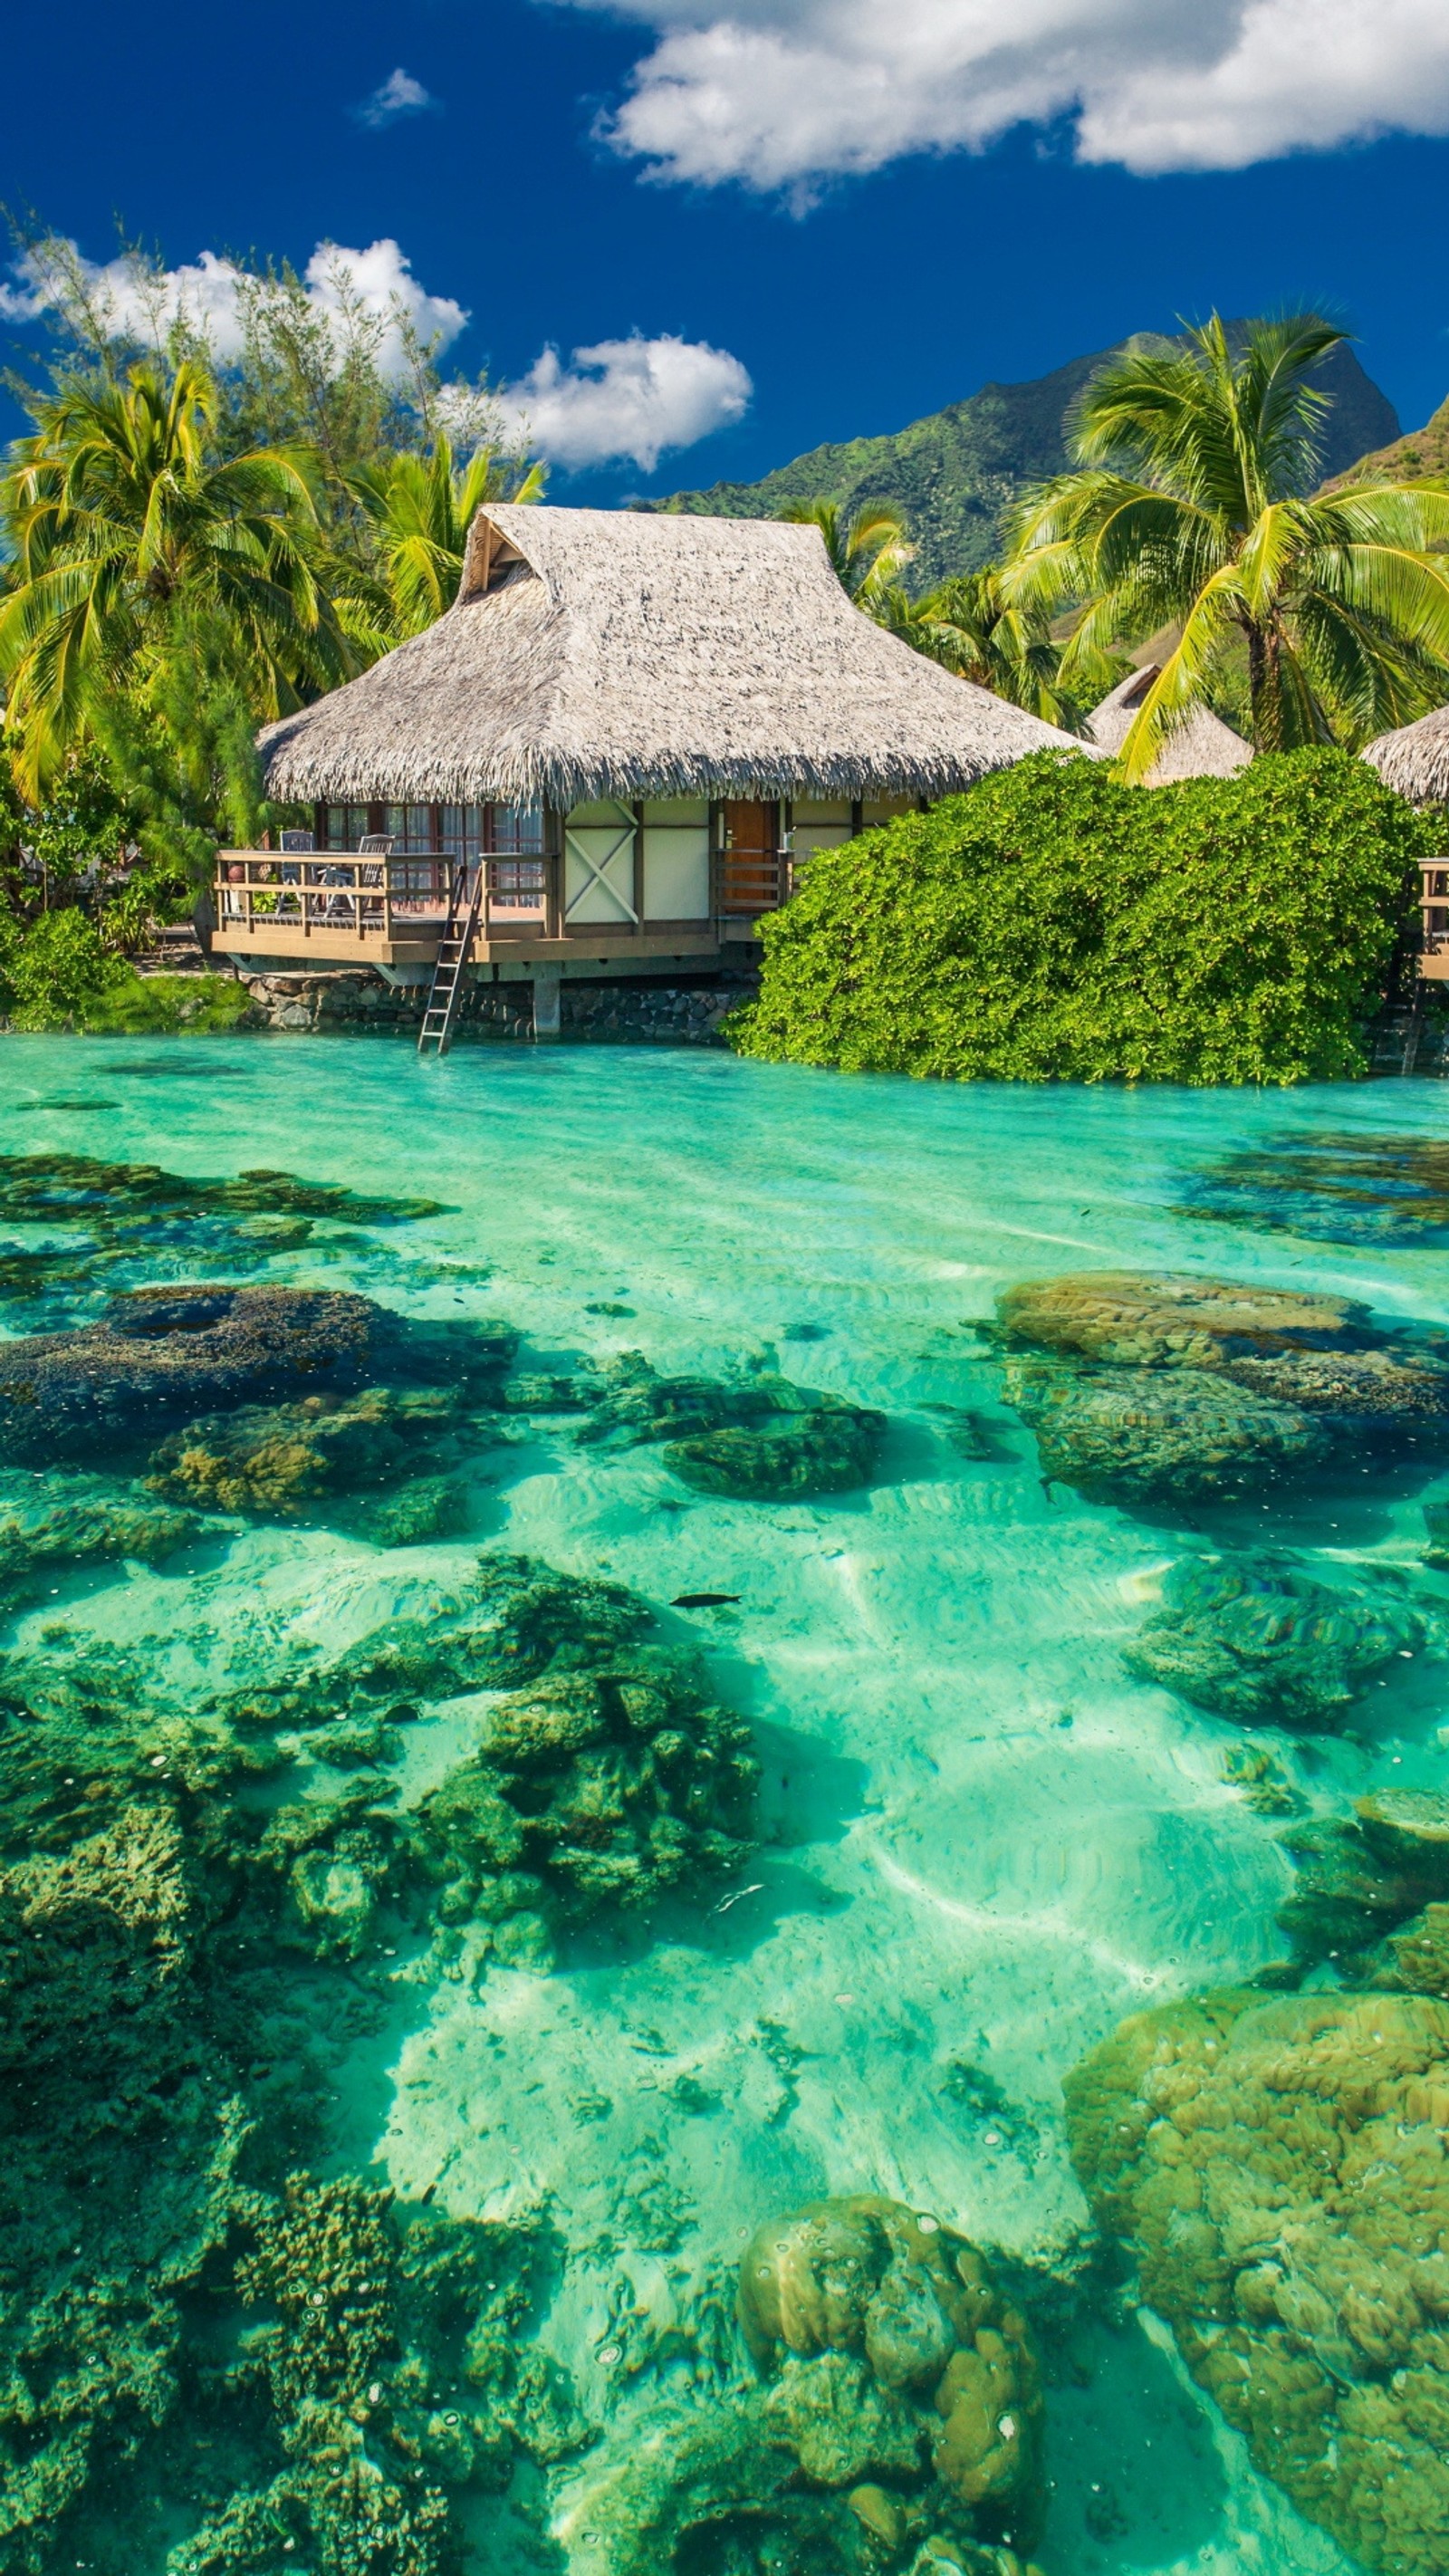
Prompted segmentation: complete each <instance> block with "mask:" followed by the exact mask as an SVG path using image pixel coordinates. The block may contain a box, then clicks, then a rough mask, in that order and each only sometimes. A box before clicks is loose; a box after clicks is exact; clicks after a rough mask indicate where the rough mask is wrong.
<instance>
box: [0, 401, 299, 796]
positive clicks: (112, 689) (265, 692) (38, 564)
mask: <svg viewBox="0 0 1449 2576" xmlns="http://www.w3.org/2000/svg"><path fill="white" fill-rule="evenodd" d="M217 408H218V406H217V396H216V389H215V386H214V384H213V383H212V381H211V379H210V378H209V377H208V376H207V374H206V373H205V372H204V370H203V369H202V368H201V366H200V365H199V364H198V363H197V362H196V361H195V360H192V359H185V360H183V361H182V363H181V365H180V366H179V367H177V368H176V370H175V372H174V373H173V374H172V375H171V376H170V377H169V379H168V377H167V376H166V375H165V373H164V372H163V370H162V369H161V367H160V366H159V365H156V364H151V365H144V364H143V365H138V366H135V367H133V368H132V369H131V370H130V371H129V374H128V376H127V378H126V379H125V381H117V380H115V379H106V378H102V379H101V380H100V381H98V382H90V383H86V382H82V381H71V382H69V383H66V384H63V385H62V386H61V387H60V388H59V390H58V391H57V392H56V393H55V394H54V395H53V396H52V397H50V398H49V399H48V400H46V401H44V402H42V403H40V404H39V405H38V406H37V410H36V415H35V418H36V427H35V432H34V434H33V436H31V437H29V438H25V439H21V440H20V441H19V442H18V443H17V445H16V447H15V449H14V450H13V452H12V456H11V459H10V463H9V466H8V468H7V470H6V472H5V474H4V477H3V480H0V518H3V525H4V529H5V533H6V536H7V538H8V541H9V550H10V554H11V578H10V584H9V595H8V597H7V598H6V599H5V600H4V601H3V604H0V678H3V681H4V683H5V686H6V690H7V694H8V702H9V717H10V722H11V724H12V726H13V727H14V729H15V730H16V732H17V733H18V736H19V740H20V758H21V769H22V780H23V783H24V785H25V786H26V787H27V788H28V789H31V790H35V789H38V788H40V787H42V786H43V785H44V784H45V783H46V782H47V781H48V780H49V778H50V777H51V776H52V775H53V774H54V771H55V769H56V767H57V765H58V763H59V762H60V760H61V759H62V758H63V757H64V755H65V753H66V751H67V750H68V749H70V748H71V746H72V745H73V744H75V743H76V742H78V741H79V740H80V739H82V737H83V736H84V735H85V733H86V732H87V731H88V730H89V729H90V727H91V725H92V723H93V719H94V715H95V710H96V709H97V707H99V706H102V705H105V704H107V703H109V702H110V701H111V700H112V699H113V698H114V697H115V696H116V695H117V693H118V692H124V691H126V690H129V689H132V688H134V687H135V686H137V685H138V683H139V684H140V685H142V686H145V685H147V684H148V683H149V682H150V680H151V678H152V677H153V675H154V673H155V672H156V670H157V669H158V667H160V666H162V665H164V663H165V661H166V659H167V656H168V651H169V649H170V648H171V646H172V644H173V641H174V638H175V634H176V630H177V621H178V619H186V618H189V617H193V616H195V615H197V614H198V613H199V614H204V615H208V616H210V617H211V618H212V619H213V620H214V621H215V623H216V625H217V629H218V631H219V632H224V633H225V635H226V637H227V639H228V648H229V659H230V661H231V663H232V665H233V668H234V671H235V675H236V679H237V682H238V684H239V685H242V686H244V687H245V688H246V691H247V695H248V698H249V700H250V702H251V704H252V706H253V707H254V709H255V711H256V712H257V713H258V714H259V715H275V714H279V713H281V712H283V711H284V710H285V709H286V708H289V707H293V706H296V705H298V704H299V703H300V702H301V700H302V698H303V697H304V696H305V695H306V694H307V693H308V692H309V691H311V690H313V689H315V688H317V687H320V686H325V685H327V684H328V683H329V682H330V681H333V680H335V679H338V678H341V677H342V676H343V673H344V669H345V659H344V654H343V650H342V645H341V637H340V634H339V631H338V627H337V621H336V617H335V615H334V613H333V611H332V609H331V607H330V603H329V602H328V601H327V599H326V597H325V594H324V592H323V591H322V588H321V585H320V583H319V581H318V578H317V574H316V571H315V569H314V565H313V561H312V551H313V550H312V547H311V544H310V540H311V538H312V536H313V533H314V531H315V528H316V512H315V508H314V506H313V501H312V494H311V490H310V488H309V482H308V475H307V471H306V467H305V464H304V461H303V459H302V457H301V455H300V453H291V454H289V453H287V452H286V451H284V450H282V449H281V448H252V449H249V450H247V451H246V452H245V453H243V454H241V455H239V456H231V457H226V456H221V455H219V454H218V453H217V449H216V444H215V437H214V428H215V419H216V413H217Z"/></svg>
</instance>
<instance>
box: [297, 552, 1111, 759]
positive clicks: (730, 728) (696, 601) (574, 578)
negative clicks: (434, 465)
mask: <svg viewBox="0 0 1449 2576" xmlns="http://www.w3.org/2000/svg"><path fill="white" fill-rule="evenodd" d="M261 746H262V750H263V754H264V756H265V761H266V772H267V787H268V792H269V794H271V795H272V796H275V797H278V798H285V799H288V800H292V799H296V800H298V801H302V802H310V801H312V800H325V801H328V802H332V801H335V802H337V803H339V804H342V803H354V802H355V803H359V804H360V803H363V802H370V801H378V802H384V801H385V802H388V803H393V802H396V803H407V802H410V801H417V802H419V803H421V802H434V801H436V802H439V803H444V802H446V803H449V804H453V803H475V802H484V801H497V802H500V803H517V804H531V803H535V802H539V801H546V802H547V803H549V804H552V805H558V806H564V807H567V806H570V805H574V804H578V803H580V802H583V801H585V800H587V799H589V798H592V797H596V796H605V795H613V796H623V797H641V796H688V795H703V794H720V793H723V792H725V791H726V790H730V789H733V790H735V791H737V792H740V793H743V794H750V793H751V792H754V793H759V794H774V795H792V794H794V795H804V796H809V795H816V796H835V797H839V796H863V795H870V794H872V793H876V794H892V793H894V794H907V795H923V796H933V795H940V794H943V793H944V792H945V791H946V790H948V789H950V788H956V787H965V786H969V785H970V783H971V781H972V780H973V779H976V778H979V777H981V776H982V775H983V774H984V772H986V771H987V770H991V769H1001V768H1005V767H1006V766H1007V765H1008V764H1009V763H1010V762H1012V761H1016V760H1021V759H1023V758H1024V757H1025V755H1026V754H1027V753H1028V752H1032V751H1041V750H1045V749H1047V748H1049V747H1055V748H1058V749H1070V748H1077V749H1080V748H1081V746H1080V745H1074V744H1073V742H1072V737H1071V736H1070V735H1068V734H1062V733H1058V732H1057V731H1056V730H1055V728H1054V727H1053V726H1051V725H1046V724H1042V723H1040V722H1039V721H1038V719H1037V718H1036V717H1035V716H1030V715H1026V714H1024V713H1023V711H1022V710H1021V709H1020V708H1019V707H1014V706H1010V705H1008V704H1007V703H1006V701H1005V700H1004V699H1002V698H996V697H993V696H992V695H991V694H990V692H989V691H988V690H985V689H978V688H973V687H972V686H971V685H970V683H969V682H967V681H964V680H958V679H955V678H953V677H952V676H951V674H950V673H948V672H946V671H943V670H941V669H940V668H939V667H938V665H937V664H935V663H933V662H929V661H926V660H925V659H924V658H923V657H922V656H921V655H920V654H918V653H914V652H912V651H911V649H910V647H909V646H908V645H906V644H902V643H900V642H899V641H898V640H897V639H896V637H894V636H892V635H887V634H886V633H884V632H883V630H882V629H881V628H880V627H878V626H876V625H873V624H872V622H871V620H870V619H869V618H867V617H864V616H862V615H861V614H860V612H859V610H858V609H855V608H853V607H852V606H851V604H850V602H849V600H848V599H847V598H846V596H845V593H844V591H843V590H842V589H841V587H840V584H839V582H838V581H837V580H836V578H835V575H834V573H833V572H832V571H831V569H830V563H829V559H828V557H827V555H826V552H825V547H824V543H823V541H822V539H821V535H820V531H819V529H818V528H814V527H795V526H788V525H783V524H781V523H780V522H779V521H771V520H767V519H766V520H760V519H705V518H690V517H685V516H683V515H680V516H673V515H662V514H661V515H658V516H655V515H653V514H646V513H644V512H637V511H630V510H554V509H544V508H537V507H529V506H526V505H502V504H499V505H494V504H490V505H489V507H488V509H487V510H486V512H485V511H480V512H479V514H478V517H477V518H476V519H475V520H474V523H473V526H472V529H471V531H470V534H469V540H468V554H467V560H466V563H465V565H464V571H463V579H462V582H461V584H460V586H459V591H458V597H457V600H456V602H455V604H454V606H453V607H452V608H450V609H449V610H448V612H447V614H446V615H445V616H443V617H440V618H439V619H438V621H437V624H436V625H435V626H430V627H429V628H428V630H427V632H426V633H425V634H423V635H419V636H415V637H414V638H413V640H412V641H411V642H410V643H407V644H403V645H400V646H399V647H398V649H397V651H396V652H393V653H389V654H388V655H387V656H386V657H385V658H384V659H383V660H382V661H381V662H377V663H375V664H374V665H373V667H372V669H371V670H369V671H364V672H363V674H362V676H361V678H360V679H356V680H351V681H349V682H348V684H347V686H346V687H345V688H341V689H335V690H333V691H332V693H331V695H330V696H328V697H325V698H322V699H319V701H318V702H317V704H316V705H315V706H311V707H306V708H304V709H303V710H302V712H301V713H300V714H299V715H293V716H287V717H284V718H283V719H282V721H281V722H280V723H279V724H272V725H268V726H267V728H266V730H265V732H264V733H263V734H262V736H261Z"/></svg>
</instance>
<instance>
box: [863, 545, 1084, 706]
mask: <svg viewBox="0 0 1449 2576" xmlns="http://www.w3.org/2000/svg"><path fill="white" fill-rule="evenodd" d="M893 597H894V598H895V599H897V600H899V601H900V603H901V606H900V608H899V609H898V610H897V613H896V614H895V615H893V616H890V617H887V618H885V619H883V620H882V622H883V623H885V624H889V625H890V626H891V627H892V628H893V630H894V632H895V633H897V634H898V635H900V636H901V637H902V638H903V639H904V641H905V642H906V643H908V644H911V645H914V647H915V649H916V651H917V652H918V653H926V654H929V656H930V658H931V660H932V661H933V662H940V663H941V664H942V665H943V666H944V668H945V669H946V670H948V671H954V672H955V673H956V676H957V678H958V679H962V680H974V682H975V683H976V686H977V687H978V688H979V689H990V690H991V691H992V693H993V694H994V695H995V696H996V697H998V698H1009V699H1010V700H1011V703H1012V705H1013V706H1017V707H1025V708H1026V709H1027V711H1028V713H1029V714H1031V715H1034V716H1040V717H1041V718H1042V720H1043V722H1044V723H1046V724H1054V725H1061V726H1063V727H1065V728H1066V730H1067V731H1069V732H1072V733H1075V732H1078V731H1079V730H1080V728H1081V724H1082V713H1081V709H1080V707H1079V706H1078V704H1077V702H1076V700H1075V699H1074V698H1073V697H1071V695H1070V694H1069V693H1068V692H1067V691H1065V690H1063V689H1062V688H1061V686H1060V685H1059V681H1058V670H1059V667H1060V663H1061V658H1062V657H1061V647H1060V646H1059V645H1058V644H1054V643H1053V641H1052V637H1051V632H1050V629H1049V627H1048V624H1047V621H1046V618H1045V617H1044V616H1043V615H1042V614H1041V612H1040V610H1038V609H1036V608H1032V607H1018V606H1017V605H1016V604H1015V603H1014V602H1013V601H1012V600H1010V599H1009V598H1008V597H1007V595H1006V592H1005V590H1004V589H1003V586H1002V578H1001V570H1000V567H999V565H997V564H984V565H983V566H982V567H981V569H980V570H979V571H978V572H963V573H957V574H956V575H955V576H954V577H953V578H952V579H951V580H950V581H943V582H942V583H941V585H940V588H939V589H937V590H932V591H928V592H927V594H926V596H925V598H924V599H918V600H913V601H907V600H905V597H904V594H903V593H895V594H893Z"/></svg>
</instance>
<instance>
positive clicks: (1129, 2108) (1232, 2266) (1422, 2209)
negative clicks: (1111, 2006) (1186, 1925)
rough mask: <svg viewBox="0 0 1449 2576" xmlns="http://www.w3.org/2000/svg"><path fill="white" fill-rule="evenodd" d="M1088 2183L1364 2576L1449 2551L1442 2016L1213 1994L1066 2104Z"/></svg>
mask: <svg viewBox="0 0 1449 2576" xmlns="http://www.w3.org/2000/svg"><path fill="white" fill-rule="evenodd" d="M1066 2096H1067V2122H1068V2130H1069V2134H1070V2139H1071V2146H1072V2154H1073V2158H1074V2161H1075V2163H1076V2166H1077V2170H1078V2172H1079V2174H1080V2176H1081V2178H1082V2181H1083V2184H1084V2186H1085V2188H1086V2190H1087V2192H1088V2195H1089V2197H1090V2199H1091V2202H1092V2205H1093V2208H1094V2210H1095V2212H1096V2214H1097V2216H1098V2218H1099V2219H1100V2221H1101V2223H1102V2224H1103V2225H1104V2226H1106V2227H1108V2228H1110V2229H1111V2230H1113V2231H1114V2232H1115V2233H1116V2234H1117V2235H1119V2236H1122V2237H1125V2238H1128V2239H1129V2240H1130V2241H1131V2242H1132V2243H1133V2244H1134V2245H1135V2247H1136V2249H1137V2253H1138V2258H1139V2262H1140V2266H1141V2281H1142V2291H1143V2296H1144V2298H1145V2299H1146V2300H1147V2302H1148V2304H1149V2305H1150V2306H1152V2307H1153V2308H1155V2309H1156V2310H1157V2311H1158V2313H1159V2314H1160V2315H1161V2316H1163V2317H1165V2318H1166V2319H1167V2321H1168V2323H1169V2324H1170V2325H1171V2327H1172V2329H1173V2331H1174V2333H1175V2335H1176V2337H1177V2340H1178V2344H1179V2346H1180V2348H1181V2350H1182V2353H1183V2357H1184V2359H1185V2360H1186V2362H1187V2364H1188V2367H1189V2369H1190V2370H1191V2371H1192V2373H1193V2376H1194V2377H1195V2378H1196V2379H1197V2380H1198V2381H1199V2382H1200V2383H1201V2385H1202V2386H1203V2387H1205V2388H1206V2389H1207V2390H1208V2391H1209V2392H1210V2393H1211V2395H1212V2396H1213V2397H1214V2399H1215V2400H1216V2402H1217V2403H1218V2405H1219V2406H1220V2407H1221V2408H1222V2410H1223V2413H1224V2414H1225V2415H1226V2416H1227V2418H1228V2420H1229V2422H1230V2423H1232V2424H1234V2425H1235V2426H1236V2427H1237V2428H1238V2430H1239V2431H1240V2432H1242V2433H1244V2434H1245V2435H1246V2437H1247V2439H1248V2442H1249V2444H1250V2447H1251V2449H1252V2452H1253V2456H1254V2458H1255V2460H1256V2461H1257V2463H1258V2465H1259V2467H1260V2468H1261V2469H1262V2470H1264V2471H1265V2472H1266V2474H1267V2475H1268V2476H1269V2477H1271V2478H1274V2479H1276V2481H1277V2482H1278V2483H1279V2484H1280V2485H1281V2486H1282V2487H1283V2488H1284V2489H1285V2490H1286V2492H1287V2493H1288V2494H1289V2495H1290V2496H1291V2497H1292V2499H1293V2501H1294V2503H1295V2504H1296V2505H1297V2506H1298V2508H1299V2510H1300V2511H1301V2512H1303V2513H1305V2514H1306V2515H1308V2517H1309V2519H1310V2520H1312V2521H1314V2522H1317V2523H1320V2524H1321V2525H1323V2527H1324V2528H1325V2529H1327V2530H1328V2531H1330V2532H1331V2533H1332V2534H1333V2536H1334V2538H1335V2539H1336V2540H1337V2541H1338V2542H1339V2543H1340V2545H1341V2546H1342V2547H1343V2548H1344V2549H1346V2550H1347V2551H1348V2552H1349V2553H1350V2554H1351V2555H1352V2556H1353V2557H1354V2558H1355V2559H1356V2560H1357V2561H1358V2562H1359V2563H1360V2564H1361V2565H1362V2566H1363V2567H1365V2568H1367V2569H1369V2570H1371V2571H1373V2576H1438V2571H1439V2570H1441V2569H1442V2567H1443V2565H1444V2560H1445V2548H1446V2541H1449V2444H1446V2428H1449V2334H1446V2321H1449V2252H1446V2247H1449V2163H1446V2159H1445V2154H1444V2137H1445V2132H1446V2129H1449V2007H1446V2006H1445V2005H1443V2004H1441V2003H1438V2002H1434V2001H1431V2000H1428V1999H1427V1998H1425V1997H1422V1996H1406V1995H1389V1994H1380V1995H1374V1996H1365V1995H1338V1994H1335V1995H1312V1996H1304V1995H1298V1996H1293V1997H1291V1998H1287V1997H1284V1998H1275V1999H1273V2000H1271V2001H1265V2000H1264V1999H1263V1998H1262V1997H1261V1996H1258V1995H1252V1994H1244V1993H1236V1994H1232V1993H1230V1994H1223V1995H1209V1996H1205V1997H1203V1998H1201V1999H1200V2000H1198V2001H1196V2002H1188V2003H1181V2004H1173V2005H1169V2006H1167V2007H1166V2008H1165V2009H1163V2010H1160V2011H1156V2012H1149V2013H1141V2014H1138V2015H1136V2016H1135V2017H1134V2018H1133V2019H1132V2020H1130V2021H1128V2022H1125V2023H1124V2024H1123V2026H1122V2027H1121V2029H1120V2030H1118V2031H1117V2032H1116V2034H1115V2035H1114V2036H1113V2037H1112V2038H1111V2039H1108V2040H1106V2041H1105V2042H1104V2043H1103V2044H1102V2046H1101V2047H1099V2048H1097V2049H1096V2050H1094V2051H1093V2053H1092V2054H1091V2056H1089V2057H1088V2058H1087V2059H1086V2061H1085V2062H1084V2064H1083V2065H1081V2066H1080V2067H1078V2068H1077V2069H1076V2071H1075V2072H1074V2073H1073V2074H1072V2075H1071V2076H1069V2077H1068V2079H1067V2084H1066Z"/></svg>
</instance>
